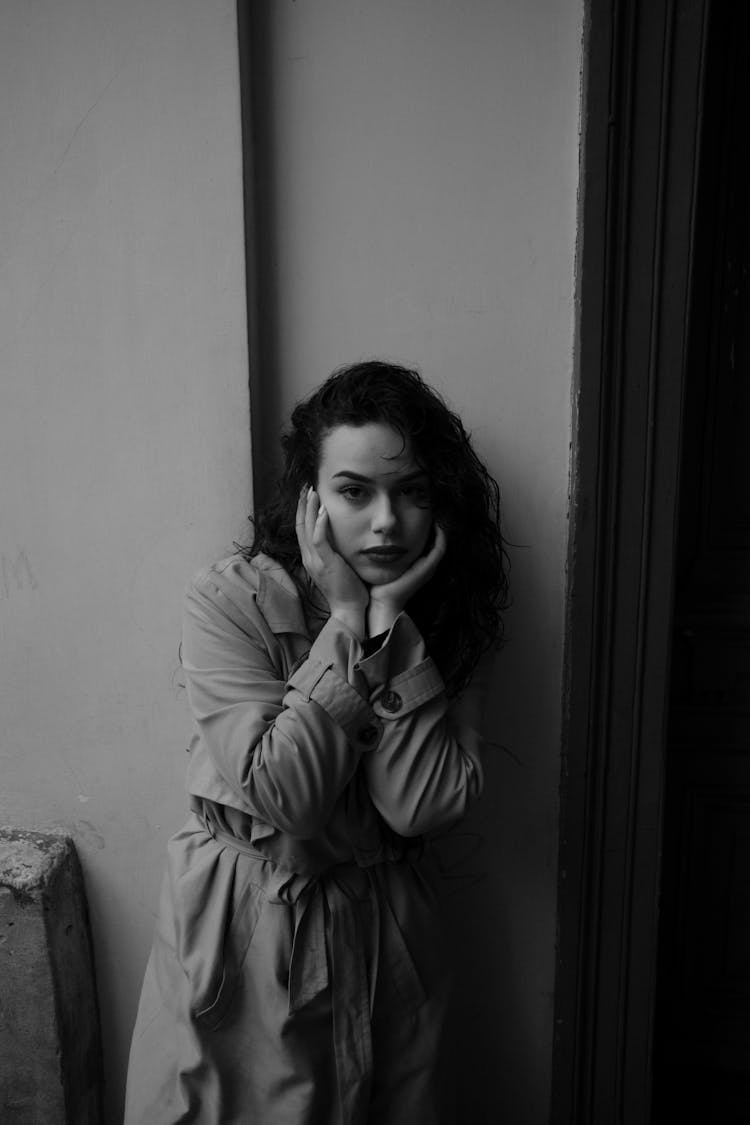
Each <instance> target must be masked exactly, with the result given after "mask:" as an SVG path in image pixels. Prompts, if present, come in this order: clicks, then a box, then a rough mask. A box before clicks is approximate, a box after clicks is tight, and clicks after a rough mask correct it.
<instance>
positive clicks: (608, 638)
mask: <svg viewBox="0 0 750 1125" xmlns="http://www.w3.org/2000/svg"><path fill="white" fill-rule="evenodd" d="M706 9H707V0H590V2H589V4H588V10H587V18H586V40H585V60H586V61H585V79H584V90H583V96H584V103H583V122H584V136H583V155H582V160H583V164H582V170H581V175H582V196H581V210H580V230H581V238H580V245H579V260H578V277H579V282H578V292H579V323H578V348H577V385H576V388H575V403H574V406H575V417H574V423H575V445H574V461H573V484H572V497H571V518H572V526H571V541H570V555H569V586H568V609H567V630H566V672H565V695H564V708H565V715H564V747H563V774H562V787H561V794H562V808H561V840H560V882H559V900H558V902H559V910H558V965H557V987H556V1011H555V1058H554V1074H553V1090H552V1111H551V1121H553V1122H554V1123H556V1125H609V1123H615V1122H617V1123H621V1125H644V1123H646V1122H648V1120H649V1116H650V1059H651V1038H652V1020H653V997H654V987H655V979H654V977H655V965H656V944H657V922H658V894H659V860H660V819H661V790H662V783H663V758H664V734H665V722H666V704H667V689H668V676H669V657H670V631H671V602H672V571H673V560H674V550H675V530H676V518H677V505H676V497H677V485H678V475H679V454H680V436H681V424H682V423H681V414H682V397H683V384H684V373H685V353H686V347H687V339H688V298H689V289H690V272H691V245H692V227H693V222H694V199H695V174H696V165H697V160H696V157H697V130H698V124H699V119H700V91H701V74H702V54H703V43H704V36H705V32H704V24H705V20H706V14H707V13H706Z"/></svg>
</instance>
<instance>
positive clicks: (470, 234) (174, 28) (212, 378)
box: [0, 0, 582, 1125]
mask: <svg viewBox="0 0 750 1125" xmlns="http://www.w3.org/2000/svg"><path fill="white" fill-rule="evenodd" d="M581 7H582V4H581V0H461V2H460V3H459V2H457V0H454V2H451V0H406V2H404V0H297V2H294V0H273V2H271V0H253V2H252V8H253V11H254V14H255V15H256V16H258V17H263V18H259V23H260V25H261V31H262V25H263V21H264V19H265V20H267V21H268V24H269V27H268V31H269V34H270V42H268V43H266V42H261V43H260V44H259V46H260V50H261V54H262V53H263V52H264V51H266V52H267V54H266V55H265V58H264V64H263V65H264V67H267V68H268V71H269V73H268V75H267V76H266V77H267V78H268V80H269V81H270V86H269V87H268V88H267V91H268V98H267V102H266V104H265V107H263V106H262V107H261V110H262V111H263V112H265V113H266V115H267V125H268V127H269V128H270V132H271V140H272V144H271V146H270V148H268V147H264V145H261V148H260V150H259V153H258V162H259V165H260V167H261V172H262V174H263V176H264V177H268V184H269V185H270V190H271V193H272V196H273V201H274V208H273V212H272V213H270V212H269V211H268V208H267V207H266V211H265V215H263V214H262V215H261V219H262V220H263V219H264V218H265V219H269V218H270V219H272V220H273V222H272V227H271V229H270V230H268V231H267V234H268V238H269V243H268V244H267V246H266V249H267V251H268V252H269V253H270V257H269V258H268V259H267V260H266V261H265V262H264V263H263V265H264V277H263V283H264V284H263V290H264V308H265V310H266V312H267V313H268V314H269V315H267V316H266V315H264V317H263V320H262V323H261V334H262V337H263V338H262V343H263V346H264V354H265V356H266V359H267V366H266V367H265V368H264V369H263V371H262V372H261V374H262V378H263V380H264V382H265V385H266V387H267V388H272V393H271V394H270V395H269V396H268V397H267V401H268V402H270V403H271V404H272V406H273V410H272V413H271V414H269V415H268V416H267V417H265V418H264V419H262V425H261V430H263V429H264V428H267V429H268V431H269V432H271V436H273V434H272V431H273V429H274V427H275V426H276V425H277V424H278V423H279V422H280V421H281V418H282V417H283V416H284V415H285V414H286V413H287V411H288V407H289V405H290V404H291V402H292V401H293V400H294V399H295V398H297V397H299V396H300V395H301V394H303V393H305V392H306V391H307V390H308V389H309V388H310V387H311V386H313V385H314V384H315V383H317V382H318V381H319V380H320V379H322V378H323V377H324V376H325V375H326V374H327V373H328V372H329V370H330V369H331V368H332V367H334V366H336V365H338V364H340V363H343V362H347V361H349V360H353V359H356V358H358V357H360V356H366V355H373V354H377V355H386V356H391V357H394V358H396V359H399V360H403V361H406V362H409V363H414V364H417V365H418V366H420V367H421V369H422V370H423V371H424V373H425V375H426V376H427V377H428V378H429V379H430V380H431V381H432V382H433V383H435V384H436V385H437V386H438V387H439V388H440V389H442V390H443V392H444V393H445V394H446V395H447V397H448V398H449V399H450V400H451V401H452V403H453V404H454V405H455V406H456V408H458V409H459V411H460V412H461V413H462V414H463V416H464V417H465V419H466V420H467V422H468V424H469V426H470V427H471V428H472V430H473V432H474V435H475V440H476V444H477V446H478V448H479V449H480V451H481V452H482V453H483V454H484V455H485V457H486V458H487V460H488V461H489V463H490V465H491V466H492V468H493V470H494V471H495V472H496V474H497V476H498V478H499V479H500V481H501V483H502V485H503V491H504V499H505V511H506V528H507V534H508V536H509V538H510V539H511V540H512V541H513V543H515V544H518V545H519V546H517V547H515V548H514V549H513V550H512V556H513V575H512V579H513V590H514V597H515V605H514V608H513V609H512V611H511V612H510V613H509V614H508V631H509V636H510V640H509V644H508V646H507V647H506V649H505V652H504V654H503V655H502V656H501V658H500V662H499V665H498V674H497V685H496V692H495V693H493V699H492V707H491V726H492V728H493V731H494V733H495V737H496V738H497V740H498V741H499V742H502V743H503V744H505V745H506V746H508V747H509V748H510V750H511V751H512V755H513V757H511V756H509V755H507V754H503V753H502V752H500V751H498V752H497V753H496V754H495V755H493V757H492V760H491V764H490V769H489V776H488V787H487V795H486V797H485V800H484V802H483V804H482V806H481V808H480V810H479V812H478V815H477V817H476V818H475V821H474V823H473V824H472V825H471V826H470V827H471V829H472V830H473V831H478V832H480V833H481V835H482V836H483V838H484V847H483V851H482V852H481V854H480V855H479V856H478V857H475V858H474V859H472V860H470V861H467V862H466V864H465V865H464V867H463V871H464V874H465V875H467V874H468V875H474V874H476V875H482V876H483V877H482V878H481V879H480V880H479V881H478V882H477V883H476V884H475V885H474V886H473V887H472V886H469V887H467V886H465V882H466V880H462V881H461V884H460V886H461V889H460V890H458V891H457V892H456V895H455V902H456V919H455V926H454V930H455V933H454V937H455V938H456V940H457V942H459V943H460V948H461V950H462V952H463V953H464V958H463V962H464V964H463V968H462V971H461V974H460V985H461V989H460V993H459V1002H458V1005H457V1008H458V1010H457V1023H456V1026H457V1028H458V1030H459V1033H460V1034H459V1042H458V1044H457V1050H458V1052H459V1054H460V1055H461V1061H462V1067H463V1072H464V1083H465V1089H464V1095H463V1097H464V1101H463V1105H464V1120H465V1121H471V1122H472V1125H481V1123H482V1122H485V1121H486V1122H492V1123H493V1125H494V1123H495V1122H496V1121H498V1120H507V1121H510V1122H513V1125H526V1123H529V1125H541V1123H542V1122H544V1121H545V1120H546V1116H547V1108H548V1107H547V1103H548V1097H549V1065H550V1048H551V1038H552V986H553V957H554V927H555V879H556V840H557V807H556V793H557V783H558V772H559V733H560V732H559V726H560V719H559V712H560V704H559V697H560V665H561V644H562V627H563V581H564V575H563V570H564V554H565V534H566V490H567V458H568V434H569V428H570V383H571V369H572V360H571V354H572V332H573V280H574V279H573V265H574V239H575V194H576V183H577V160H578V79H579V68H580V28H581V19H582V12H581ZM263 136H265V134H264V133H263V132H261V137H263ZM0 152H2V160H0V357H1V363H2V367H1V368H0V371H1V372H2V375H1V379H2V382H1V384H0V396H1V397H0V473H1V474H2V476H1V479H2V492H1V493H0V495H1V500H0V713H1V714H2V724H0V756H1V757H0V770H1V776H2V785H0V821H4V822H6V823H9V824H14V825H30V826H34V827H43V826H53V825H59V826H64V827H66V828H68V829H69V830H70V831H71V832H72V833H73V835H74V837H75V838H76V841H77V844H78V847H79V851H80V853H81V856H82V859H83V862H84V868H85V873H86V879H87V887H88V892H89V899H90V905H91V911H92V921H93V928H94V936H95V943H96V957H97V968H98V985H99V992H100V999H101V1006H102V1017H103V1025H104V1038H105V1053H106V1063H107V1079H108V1118H107V1120H108V1121H110V1122H112V1125H114V1123H115V1122H116V1121H117V1120H118V1119H119V1106H120V1102H121V1095H122V1082H123V1077H124V1063H125V1054H126V1050H127V1044H128V1037H129V1034H130V1027H131V1023H132V1019H133V1015H134V1010H135V1003H136V1000H137V992H138V987H139V984H140V977H141V972H142V969H143V965H144V961H145V957H146V954H147V948H148V944H149V941H150V936H151V927H152V920H153V912H154V906H155V901H156V894H157V887H158V882H159V879H160V875H161V871H162V867H163V845H164V842H165V840H166V837H167V836H168V835H169V834H170V833H171V831H172V830H173V829H174V828H175V827H177V826H178V825H179V824H180V823H181V821H182V819H183V815H184V794H183V776H184V759H185V755H184V752H183V748H184V746H185V745H186V742H187V738H188V735H189V730H190V721H189V716H188V714H187V710H186V706H185V701H184V698H183V693H182V691H181V688H180V680H179V672H178V667H179V666H178V661H177V644H178V642H179V629H180V601H181V591H182V587H183V584H184V581H185V579H186V578H187V577H188V575H189V574H190V573H191V572H192V571H193V570H194V569H195V568H196V567H197V566H198V565H200V564H201V563H202V562H204V561H206V560H208V559H209V558H211V557H213V556H215V555H216V554H217V553H218V552H220V551H221V550H223V549H224V548H225V547H227V546H229V544H230V543H231V540H232V538H233V537H235V536H237V535H238V534H240V533H241V532H242V529H243V523H244V514H245V511H246V510H247V509H248V508H249V505H250V499H251V496H250V484H249V440H248V428H247V415H248V404H247V390H246V367H247V355H246V332H245V312H244V267H243V254H242V246H243V232H242V213H241V207H242V184H241V145H240V133H239V101H238V74H237V45H236V29H235V5H234V0H211V2H208V0H129V2H128V3H120V2H117V0H33V2H28V3H18V4H3V5H0ZM266 202H267V201H266Z"/></svg>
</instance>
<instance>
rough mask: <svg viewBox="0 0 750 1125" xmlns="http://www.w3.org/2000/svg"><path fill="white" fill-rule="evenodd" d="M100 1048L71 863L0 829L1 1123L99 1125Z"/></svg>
mask: <svg viewBox="0 0 750 1125" xmlns="http://www.w3.org/2000/svg"><path fill="white" fill-rule="evenodd" d="M101 1075H102V1070H101V1040H100V1034H99V1016H98V1009H97V1003H96V988H95V984H94V966H93V956H92V950H91V936H90V932H89V926H88V914H87V909H86V897H85V892H84V886H83V877H82V874H81V868H80V864H79V862H78V856H77V854H76V851H75V847H74V845H73V841H72V840H70V839H69V838H68V837H67V836H63V835H56V834H50V833H46V832H32V831H27V830H25V829H18V828H0V1121H1V1122H2V1125H101V1082H102V1078H101Z"/></svg>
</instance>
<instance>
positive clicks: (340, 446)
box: [317, 422, 433, 586]
mask: <svg viewBox="0 0 750 1125" xmlns="http://www.w3.org/2000/svg"><path fill="white" fill-rule="evenodd" d="M317 490H318V494H319V496H320V501H321V503H322V504H324V505H325V507H326V508H327V510H328V519H329V527H330V532H331V541H332V545H333V547H334V548H335V550H336V551H338V553H339V554H340V555H342V556H343V558H344V559H346V561H347V562H348V563H349V565H350V566H351V567H352V569H353V570H354V571H355V572H356V573H357V574H358V575H359V577H360V578H361V579H362V581H363V582H365V583H366V584H367V585H368V586H379V585H383V584H384V583H386V582H392V581H393V579H395V578H398V577H399V576H400V575H401V574H403V573H404V572H405V571H406V570H408V569H409V567H410V566H411V565H412V563H413V562H414V561H415V560H416V559H418V558H419V556H420V555H421V554H422V553H423V552H424V549H425V547H426V546H427V541H428V539H429V536H430V532H431V530H432V524H433V517H432V504H431V502H430V482H429V480H428V478H427V474H426V473H425V472H424V470H423V469H421V468H420V466H419V465H418V464H417V462H416V460H415V459H414V455H413V453H412V448H411V443H410V442H408V441H407V442H406V443H404V440H403V438H402V437H401V435H400V434H399V433H398V431H397V430H394V429H392V427H391V426H385V425H383V424H382V423H379V422H368V423H367V424H366V425H363V426H336V427H335V429H333V430H331V431H330V432H329V433H328V434H327V435H326V437H325V438H324V439H323V443H322V446H321V451H320V464H319V466H318V480H317Z"/></svg>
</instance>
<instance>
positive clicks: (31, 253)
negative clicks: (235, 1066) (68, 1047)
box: [0, 0, 252, 1125]
mask: <svg viewBox="0 0 750 1125" xmlns="http://www.w3.org/2000/svg"><path fill="white" fill-rule="evenodd" d="M0 152H2V159H1V160H0V370H1V371H2V376H1V379H2V383H1V385H0V481H1V482H2V484H1V498H0V714H1V715H2V722H1V723H0V777H1V778H2V784H1V785H0V823H5V824H9V825H15V826H18V827H34V828H40V827H43V826H44V827H55V826H59V827H63V828H65V829H66V830H67V831H69V832H70V833H71V834H72V835H73V837H74V839H75V841H76V844H77V847H78V850H79V854H80V855H81V859H82V863H83V868H84V872H85V878H86V887H87V893H88V900H89V906H90V911H91V918H92V926H93V935H94V944H95V955H96V965H97V975H98V988H99V998H100V1005H101V1014H102V1025H103V1036H104V1052H105V1066H106V1076H107V1116H106V1120H107V1121H109V1122H112V1123H113V1125H114V1123H115V1122H117V1121H118V1120H120V1119H121V1099H122V1086H123V1080H124V1071H125V1060H126V1053H127V1048H128V1042H129V1036H130V1029H131V1026H132V1021H133V1018H134V1015H135V1005H136V1002H137V996H138V989H139V987H140V980H141V976H142V972H143V968H144V964H145V959H146V955H147V949H148V945H149V942H150V937H151V930H152V925H153V915H154V908H155V903H156V899H157V894H158V883H159V880H160V876H161V871H162V869H163V863H164V843H165V841H166V838H167V836H168V835H169V834H170V833H171V832H172V831H174V830H175V829H176V828H177V827H178V826H179V824H180V823H181V822H182V820H183V819H184V815H185V812H184V810H185V796H184V767H185V761H186V755H185V752H184V748H185V747H186V746H187V742H188V738H189V734H190V720H189V715H188V711H187V705H186V703H185V701H184V698H183V696H184V692H183V690H182V687H181V680H180V674H179V661H178V644H179V639H180V614H181V592H182V589H183V586H184V583H185V581H186V580H187V578H188V577H189V575H190V574H191V573H192V572H193V571H194V570H195V569H197V567H198V566H200V565H202V564H203V563H204V562H207V561H208V560H209V559H211V558H213V557H214V556H216V555H218V554H219V553H220V552H221V551H222V550H224V549H225V548H227V547H231V541H232V538H233V537H235V536H236V535H238V534H240V533H241V531H242V529H243V525H244V517H245V513H246V512H247V511H249V509H250V505H251V499H252V497H251V487H250V440H249V405H248V390H247V344H246V336H247V334H246V318H245V297H244V289H245V274H244V253H243V215H242V159H241V141H240V119H239V77H238V51H237V32H236V11H235V4H234V2H233V0H211V2H210V3H205V2H204V0H128V3H120V2H118V0H34V2H33V3H4V4H1V5H0Z"/></svg>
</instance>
